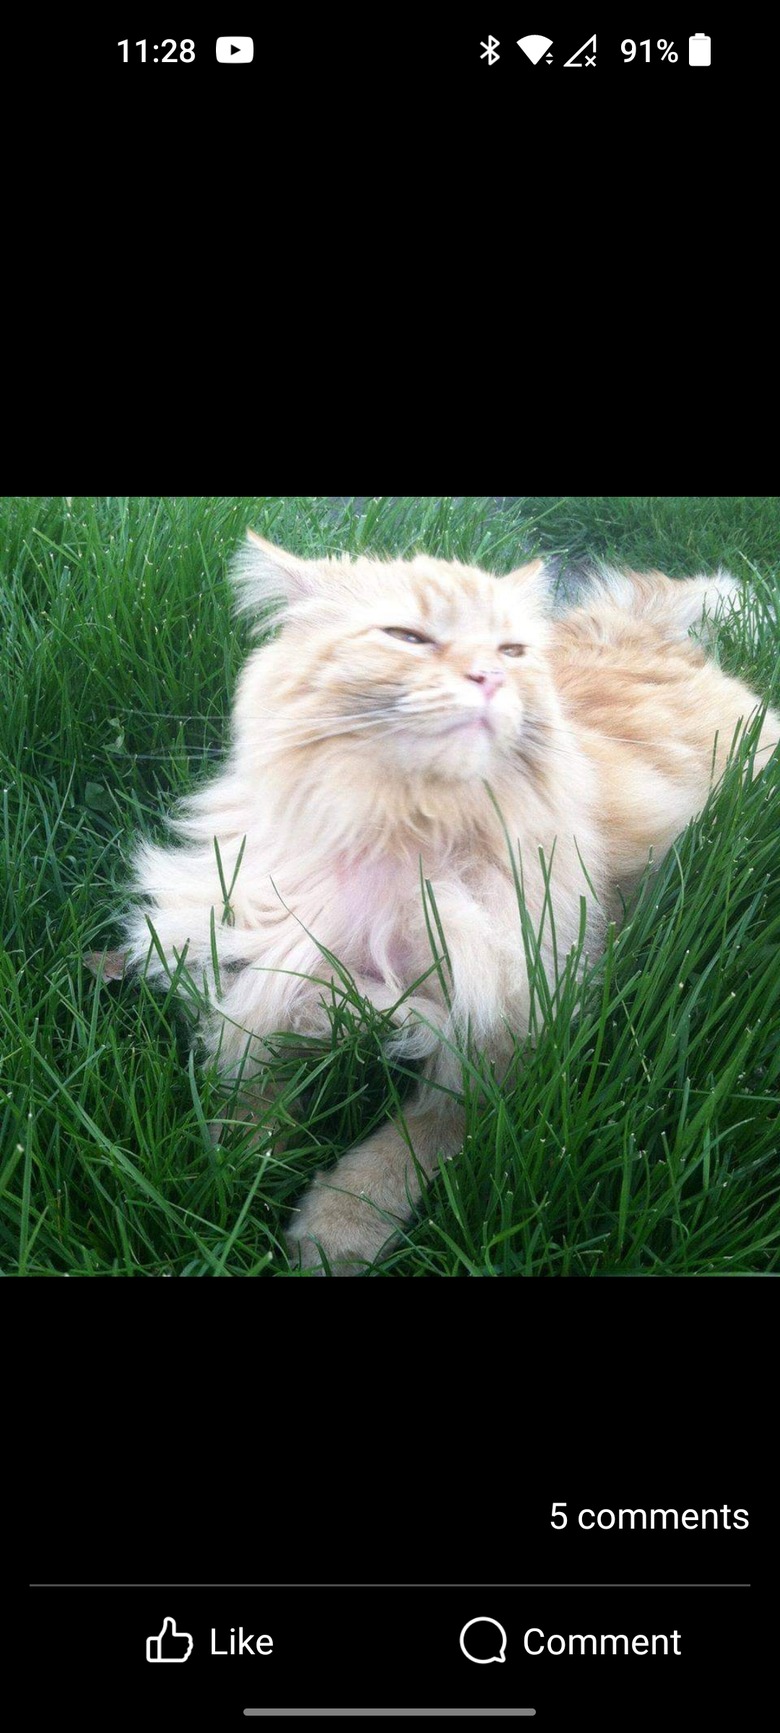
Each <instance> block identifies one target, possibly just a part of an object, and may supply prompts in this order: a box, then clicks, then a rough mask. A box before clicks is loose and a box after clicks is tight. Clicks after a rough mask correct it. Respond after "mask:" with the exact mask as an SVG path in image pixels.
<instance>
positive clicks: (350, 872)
mask: <svg viewBox="0 0 780 1733" xmlns="http://www.w3.org/2000/svg"><path fill="white" fill-rule="evenodd" d="M335 882H336V887H337V888H336V894H335V897H334V900H333V905H332V909H331V918H332V919H333V920H334V924H335V927H336V928H337V929H338V931H337V933H334V941H335V940H336V938H338V940H339V941H340V943H341V947H342V949H341V953H340V954H341V955H342V956H343V958H344V960H345V961H347V962H348V963H349V965H350V966H351V967H352V968H354V970H355V971H356V972H358V973H360V974H362V975H365V976H367V977H368V978H369V979H374V980H379V981H382V980H388V981H391V982H393V983H401V984H402V985H404V986H408V985H409V984H410V983H411V982H412V981H413V980H415V979H416V978H418V977H419V976H420V975H421V974H423V973H424V972H425V971H426V970H427V969H429V968H430V967H431V963H432V955H433V950H434V949H435V951H436V953H437V954H439V953H440V952H441V950H442V935H441V933H440V932H439V922H440V923H441V926H442V929H443V937H444V941H445V943H446V945H447V946H448V948H454V949H457V948H458V942H459V935H460V933H461V931H462V928H463V926H464V923H465V924H467V925H469V926H473V925H474V924H476V925H478V926H480V927H481V928H482V930H483V935H484V938H485V941H486V942H489V936H490V933H491V932H492V931H494V932H495V935H496V939H497V940H498V936H499V928H500V923H501V917H502V915H506V914H508V913H509V911H510V909H511V904H512V900H513V898H514V887H513V885H512V880H511V873H510V871H509V869H508V868H507V870H506V871H502V870H501V869H500V868H499V866H498V865H497V864H496V863H495V862H492V861H489V860H486V859H482V858H480V857H479V856H476V855H475V856H474V857H473V858H471V859H468V858H465V857H463V856H461V857H453V856H452V855H451V854H447V853H442V854H441V855H437V854H436V852H435V851H429V852H428V853H427V854H423V855H421V856H419V857H418V859H417V861H416V862H415V861H414V859H413V858H412V857H411V855H406V856H402V857H397V856H393V855H391V854H387V855H382V856H373V855H370V854H369V853H367V852H366V853H358V854H357V855H355V854H349V855H346V854H345V855H343V856H341V857H339V860H338V862H337V865H336V873H335ZM437 915H438V921H437Z"/></svg>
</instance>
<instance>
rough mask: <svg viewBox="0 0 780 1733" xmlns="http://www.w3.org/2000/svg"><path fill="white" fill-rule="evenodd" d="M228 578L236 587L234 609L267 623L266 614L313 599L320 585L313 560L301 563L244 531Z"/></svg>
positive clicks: (248, 531)
mask: <svg viewBox="0 0 780 1733" xmlns="http://www.w3.org/2000/svg"><path fill="white" fill-rule="evenodd" d="M231 575H232V578H233V582H234V584H235V586H236V595H237V603H236V605H237V607H238V609H239V611H240V612H241V613H246V614H262V615H263V617H264V623H265V624H267V622H268V616H269V614H280V613H284V611H285V610H286V609H287V608H289V607H292V606H293V605H294V604H295V603H296V602H305V601H308V600H310V598H311V597H312V596H315V595H316V594H317V593H318V591H319V590H320V587H321V584H322V571H321V567H320V565H319V564H318V562H317V561H316V560H302V559H299V558H298V555H297V554H289V553H288V552H287V550H286V548H279V547H276V545H275V543H274V542H267V541H266V540H265V538H264V537H263V536H258V535H256V534H255V532H254V530H247V532H246V542H245V543H244V546H243V547H242V548H240V549H239V551H238V553H237V554H236V557H235V559H234V561H233V568H232V574H231Z"/></svg>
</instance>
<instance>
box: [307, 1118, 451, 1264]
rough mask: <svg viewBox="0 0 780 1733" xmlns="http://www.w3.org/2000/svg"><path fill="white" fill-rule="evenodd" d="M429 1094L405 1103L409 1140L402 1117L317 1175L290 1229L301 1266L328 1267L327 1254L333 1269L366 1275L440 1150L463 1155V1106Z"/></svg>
mask: <svg viewBox="0 0 780 1733" xmlns="http://www.w3.org/2000/svg"><path fill="white" fill-rule="evenodd" d="M426 1094H427V1101H426V1104H425V1105H423V1104H418V1105H415V1100H414V1098H413V1100H412V1101H411V1102H410V1103H409V1104H408V1105H407V1107H406V1109H405V1112H404V1124H405V1126H406V1129H407V1131H408V1141H407V1138H406V1137H405V1136H404V1132H403V1130H402V1129H401V1126H400V1124H399V1122H398V1121H397V1120H395V1119H392V1120H389V1121H388V1123H387V1124H386V1125H383V1126H380V1128H379V1130H378V1131H375V1132H373V1134H372V1136H371V1137H367V1138H366V1139H365V1141H364V1142H363V1143H359V1144H357V1145H356V1147H355V1148H354V1149H351V1150H349V1152H348V1154H347V1155H345V1156H342V1159H341V1161H340V1162H338V1163H337V1165H336V1167H335V1168H332V1169H331V1170H330V1171H329V1172H323V1173H319V1174H318V1175H317V1178H316V1180H315V1181H314V1184H313V1185H311V1186H310V1187H309V1190H308V1191H307V1192H306V1193H305V1194H304V1197H303V1198H302V1200H301V1202H300V1204H299V1205H298V1208H297V1209H296V1210H295V1211H294V1212H293V1217H292V1221H291V1223H290V1228H289V1232H288V1240H289V1244H290V1248H291V1251H292V1253H293V1257H294V1258H296V1259H297V1260H298V1261H299V1263H300V1265H301V1267H302V1268H303V1269H308V1270H312V1271H315V1270H316V1271H317V1272H318V1273H319V1274H320V1275H322V1274H324V1263H323V1255H324V1259H325V1260H326V1261H327V1264H328V1266H329V1268H330V1269H331V1271H332V1273H333V1275H334V1276H360V1275H363V1274H364V1273H365V1271H366V1270H367V1269H368V1268H369V1267H370V1266H371V1264H373V1263H375V1262H376V1260H377V1258H378V1257H380V1256H385V1255H386V1254H387V1252H389V1251H390V1250H391V1249H392V1247H393V1245H394V1244H396V1242H397V1240H398V1230H399V1228H402V1227H403V1226H404V1225H405V1224H406V1222H408V1221H409V1220H410V1219H411V1216H412V1214H413V1212H414V1207H415V1205H416V1204H417V1203H418V1201H419V1199H420V1197H421V1195H422V1186H423V1183H424V1180H426V1179H428V1178H430V1176H431V1174H432V1173H434V1172H435V1171H436V1167H437V1164H438V1159H439V1156H440V1155H443V1156H445V1157H450V1156H453V1155H455V1154H457V1152H458V1150H459V1149H460V1147H461V1144H462V1142H463V1130H464V1122H463V1112H462V1109H461V1108H460V1107H458V1106H457V1104H456V1103H455V1102H453V1101H452V1100H451V1098H447V1099H446V1105H445V1104H443V1101H442V1100H440V1101H435V1102H434V1103H433V1105H431V1104H430V1094H431V1092H430V1091H427V1092H426ZM409 1143H411V1145H412V1149H413V1150H414V1156H415V1157H416V1161H415V1159H413V1157H412V1155H411V1152H410V1148H409Z"/></svg>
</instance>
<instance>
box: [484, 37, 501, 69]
mask: <svg viewBox="0 0 780 1733" xmlns="http://www.w3.org/2000/svg"><path fill="white" fill-rule="evenodd" d="M479 46H480V48H484V50H485V52H484V54H480V57H479V58H480V60H486V61H487V63H488V66H495V63H496V61H497V60H499V59H500V55H499V54H498V53H497V52H496V51H497V49H498V48H500V46H501V44H500V43H499V40H498V37H497V36H489V37H488V39H487V42H480V45H479Z"/></svg>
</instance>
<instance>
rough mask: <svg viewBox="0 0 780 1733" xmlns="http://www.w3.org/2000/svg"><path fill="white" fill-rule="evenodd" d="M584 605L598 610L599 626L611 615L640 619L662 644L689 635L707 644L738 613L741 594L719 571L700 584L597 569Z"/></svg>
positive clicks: (693, 580)
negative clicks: (599, 614) (731, 615)
mask: <svg viewBox="0 0 780 1733" xmlns="http://www.w3.org/2000/svg"><path fill="white" fill-rule="evenodd" d="M586 605H587V606H589V608H590V609H591V610H594V609H595V608H599V610H600V612H601V615H602V623H603V624H605V625H606V624H608V618H609V614H610V613H611V612H612V611H613V610H615V611H616V612H619V613H621V614H626V613H628V614H630V615H631V616H632V617H633V618H634V619H637V618H640V619H646V620H647V621H648V623H650V624H651V625H652V626H653V628H654V630H655V631H656V632H658V633H659V634H660V635H661V636H662V637H664V638H670V639H675V638H676V639H680V638H685V637H687V636H688V633H689V632H690V631H692V630H694V631H695V635H696V637H701V638H711V637H712V636H713V635H714V632H715V630H716V629H717V626H718V625H720V624H721V623H722V622H723V621H724V620H725V619H727V618H728V617H729V615H730V614H732V613H735V612H739V610H740V608H741V606H742V590H741V586H740V584H739V582H738V580H737V579H736V578H733V577H731V575H730V574H729V573H728V572H723V571H719V572H716V573H715V574H714V576H713V577H706V578H667V577H665V576H664V574H663V572H631V571H617V570H615V569H614V568H613V567H611V566H602V567H600V568H599V572H598V578H597V583H596V586H595V588H594V590H593V591H592V592H591V594H590V595H589V597H588V600H587V604H586Z"/></svg>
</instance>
